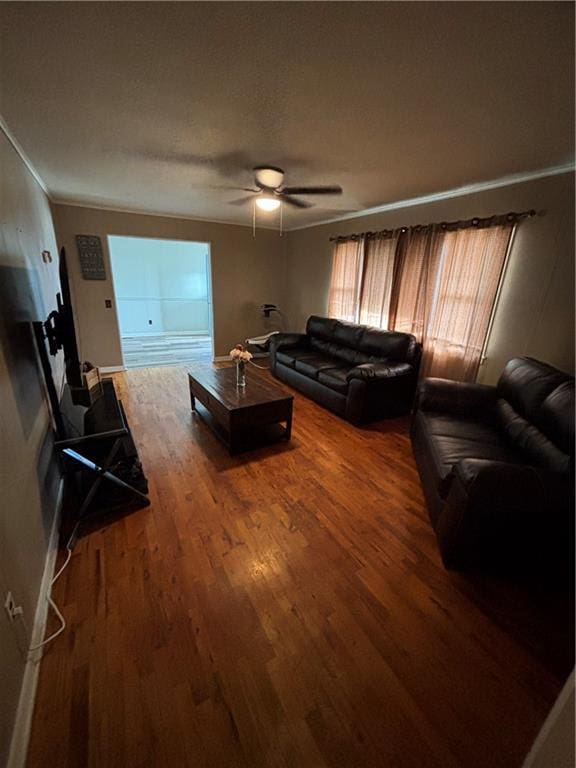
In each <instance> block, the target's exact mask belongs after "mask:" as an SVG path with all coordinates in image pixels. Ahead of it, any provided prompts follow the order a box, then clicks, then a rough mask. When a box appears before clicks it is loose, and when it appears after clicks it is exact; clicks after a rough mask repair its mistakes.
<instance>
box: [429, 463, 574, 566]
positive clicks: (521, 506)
mask: <svg viewBox="0 0 576 768" xmlns="http://www.w3.org/2000/svg"><path fill="white" fill-rule="evenodd" d="M451 475H452V482H451V485H450V490H449V492H448V495H447V497H446V503H445V505H444V508H443V509H442V511H441V512H440V515H439V517H438V520H437V521H436V526H435V529H436V535H437V537H438V544H439V547H440V552H441V554H442V559H443V560H444V563H445V564H446V566H447V567H452V568H461V567H469V566H473V565H475V564H480V563H487V562H492V563H499V564H505V565H511V564H512V563H514V562H517V561H519V560H521V561H523V562H527V561H530V562H531V563H532V565H533V566H534V567H539V566H542V565H544V564H545V565H546V567H547V568H548V569H549V570H554V569H557V568H565V567H566V566H567V565H568V563H569V562H570V561H571V559H572V556H573V555H572V552H571V549H570V543H571V542H573V539H574V530H573V528H574V515H573V510H572V506H573V493H572V481H571V477H570V475H569V474H568V473H561V472H554V471H552V470H546V469H541V468H538V467H530V466H526V465H517V464H508V463H506V462H501V461H491V460H489V459H462V460H461V461H459V462H458V463H457V464H456V465H455V466H454V467H453V469H452V472H451Z"/></svg>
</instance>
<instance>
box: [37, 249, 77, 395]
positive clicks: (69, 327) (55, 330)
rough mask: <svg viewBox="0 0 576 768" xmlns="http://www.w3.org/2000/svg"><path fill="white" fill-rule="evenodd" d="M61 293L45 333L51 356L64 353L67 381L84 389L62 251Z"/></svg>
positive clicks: (60, 267) (75, 386)
mask: <svg viewBox="0 0 576 768" xmlns="http://www.w3.org/2000/svg"><path fill="white" fill-rule="evenodd" d="M59 273H60V293H58V294H56V305H57V309H55V310H54V311H53V312H50V314H49V315H48V317H47V319H46V322H45V323H44V324H43V325H44V333H45V334H46V340H47V342H48V349H49V351H50V354H51V355H56V354H57V353H58V352H59V351H60V350H62V351H63V352H64V367H65V371H66V381H67V382H68V385H69V386H70V387H74V388H77V387H82V366H81V364H80V358H79V356H78V343H77V341H76V328H75V326H74V312H73V310H72V298H71V295H70V281H69V278H68V267H67V265H66V251H65V249H64V248H61V249H60V262H59Z"/></svg>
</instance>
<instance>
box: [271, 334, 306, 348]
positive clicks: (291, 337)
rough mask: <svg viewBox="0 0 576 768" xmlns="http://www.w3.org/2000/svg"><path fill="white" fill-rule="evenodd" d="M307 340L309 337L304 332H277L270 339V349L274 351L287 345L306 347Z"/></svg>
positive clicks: (287, 346)
mask: <svg viewBox="0 0 576 768" xmlns="http://www.w3.org/2000/svg"><path fill="white" fill-rule="evenodd" d="M308 342H309V339H308V336H307V335H306V334H305V333H277V334H275V335H274V336H272V338H271V339H270V349H271V351H276V350H278V349H288V348H289V347H304V346H306V347H307V346H308Z"/></svg>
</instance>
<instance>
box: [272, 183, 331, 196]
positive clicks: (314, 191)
mask: <svg viewBox="0 0 576 768" xmlns="http://www.w3.org/2000/svg"><path fill="white" fill-rule="evenodd" d="M282 193H283V194H284V195H341V194H342V187H340V186H338V185H337V184H330V185H323V186H317V187H284V189H283V190H282Z"/></svg>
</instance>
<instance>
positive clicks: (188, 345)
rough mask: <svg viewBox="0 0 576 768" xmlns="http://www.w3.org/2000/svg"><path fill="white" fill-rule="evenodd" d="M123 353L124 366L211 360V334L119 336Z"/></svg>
mask: <svg viewBox="0 0 576 768" xmlns="http://www.w3.org/2000/svg"><path fill="white" fill-rule="evenodd" d="M120 341H121V344H122V355H123V357H124V365H125V366H126V368H150V367H151V366H157V365H179V364H181V363H187V364H188V363H211V362H212V339H211V338H210V336H192V335H191V334H189V333H174V334H168V333H161V334H157V335H152V334H150V335H139V336H122V338H121V340H120Z"/></svg>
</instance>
